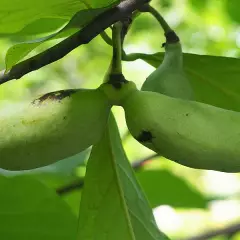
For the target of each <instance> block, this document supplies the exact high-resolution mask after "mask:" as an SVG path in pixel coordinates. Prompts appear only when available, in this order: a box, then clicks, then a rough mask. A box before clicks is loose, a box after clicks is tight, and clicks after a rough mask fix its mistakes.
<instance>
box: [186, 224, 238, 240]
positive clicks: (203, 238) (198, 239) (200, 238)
mask: <svg viewBox="0 0 240 240" xmlns="http://www.w3.org/2000/svg"><path fill="white" fill-rule="evenodd" d="M239 231H240V223H237V224H233V225H230V226H228V227H225V228H222V229H218V230H209V231H207V232H205V233H202V234H200V235H197V236H194V237H190V238H187V239H184V240H207V239H210V238H213V237H216V236H221V235H223V236H232V235H234V234H236V233H237V232H239ZM182 240H183V239H182Z"/></svg>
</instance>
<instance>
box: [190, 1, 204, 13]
mask: <svg viewBox="0 0 240 240" xmlns="http://www.w3.org/2000/svg"><path fill="white" fill-rule="evenodd" d="M189 2H190V4H191V5H192V6H193V8H194V10H197V11H199V12H203V11H204V10H205V8H206V6H207V3H208V1H207V0H201V1H199V0H189Z"/></svg>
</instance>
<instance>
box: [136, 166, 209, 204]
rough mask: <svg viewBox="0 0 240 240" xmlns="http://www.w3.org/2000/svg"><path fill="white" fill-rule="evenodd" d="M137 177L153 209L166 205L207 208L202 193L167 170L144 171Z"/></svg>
mask: <svg viewBox="0 0 240 240" xmlns="http://www.w3.org/2000/svg"><path fill="white" fill-rule="evenodd" d="M137 177H138V180H139V182H140V184H141V186H142V188H143V190H144V192H145V193H146V195H147V196H148V199H149V201H150V203H151V206H152V207H153V208H154V207H157V206H159V205H166V204H167V205H171V206H172V207H175V208H178V207H179V208H206V206H207V200H206V199H205V197H204V196H203V195H202V194H201V193H200V192H198V191H197V190H196V189H195V188H194V187H193V186H191V185H189V184H188V183H187V182H186V181H185V180H184V179H182V178H180V177H177V176H175V175H174V174H172V173H171V172H169V171H167V170H143V171H140V172H138V173H137ZM161 183H164V184H161ZM176 196H177V198H176Z"/></svg>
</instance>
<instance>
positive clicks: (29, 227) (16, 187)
mask: <svg viewBox="0 0 240 240" xmlns="http://www.w3.org/2000/svg"><path fill="white" fill-rule="evenodd" d="M0 189H1V192H0V236H1V239H6V240H16V239H18V240H26V239H34V240H42V239H44V240H66V239H69V240H74V239H75V238H76V223H77V219H76V217H75V216H74V214H73V213H72V212H71V210H70V209H69V207H68V206H67V204H66V203H64V201H62V200H61V199H60V198H59V197H58V196H57V195H56V194H55V193H54V192H52V191H51V190H49V189H48V188H47V187H45V186H44V185H43V184H42V183H40V182H39V181H37V180H35V179H33V178H31V177H29V176H17V177H12V178H6V177H3V176H0Z"/></svg>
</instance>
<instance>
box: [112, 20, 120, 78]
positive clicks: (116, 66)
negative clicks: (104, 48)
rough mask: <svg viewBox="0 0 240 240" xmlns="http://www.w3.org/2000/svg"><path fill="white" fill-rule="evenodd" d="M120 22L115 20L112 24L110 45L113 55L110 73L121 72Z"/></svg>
mask: <svg viewBox="0 0 240 240" xmlns="http://www.w3.org/2000/svg"><path fill="white" fill-rule="evenodd" d="M121 31H122V23H121V22H117V23H115V24H114V25H113V30H112V46H113V55H112V62H111V74H122V40H121Z"/></svg>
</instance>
